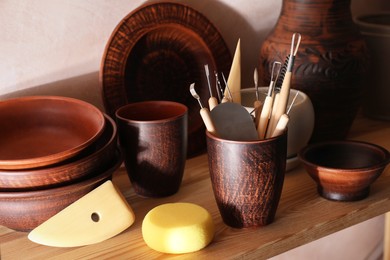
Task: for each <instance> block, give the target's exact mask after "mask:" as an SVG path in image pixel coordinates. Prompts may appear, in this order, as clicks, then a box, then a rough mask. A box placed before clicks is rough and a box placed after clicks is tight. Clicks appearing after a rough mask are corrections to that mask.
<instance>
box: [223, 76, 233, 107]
mask: <svg viewBox="0 0 390 260" xmlns="http://www.w3.org/2000/svg"><path fill="white" fill-rule="evenodd" d="M221 74H222V79H223V83H224V84H225V93H226V92H227V94H229V97H226V94H224V96H223V97H224V98H223V99H222V103H225V102H233V96H232V92H231V91H230V88H229V85H228V83H227V82H226V78H225V75H224V74H223V73H221ZM224 99H225V100H224Z"/></svg>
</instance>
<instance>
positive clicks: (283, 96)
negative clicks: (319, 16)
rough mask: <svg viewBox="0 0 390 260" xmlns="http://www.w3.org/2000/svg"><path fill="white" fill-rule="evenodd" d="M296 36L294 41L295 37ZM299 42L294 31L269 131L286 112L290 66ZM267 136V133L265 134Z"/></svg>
mask: <svg viewBox="0 0 390 260" xmlns="http://www.w3.org/2000/svg"><path fill="white" fill-rule="evenodd" d="M296 37H297V38H298V39H297V41H296V42H295V38H296ZM300 43H301V35H300V34H299V33H294V34H293V36H292V40H291V51H290V56H289V59H288V64H287V72H286V74H285V75H284V78H283V83H282V87H281V89H280V93H279V97H278V101H277V103H276V106H274V108H273V110H275V113H273V114H272V118H271V122H270V127H271V129H270V131H269V133H273V131H274V130H275V126H276V123H277V122H278V121H279V119H280V117H281V116H282V115H283V114H285V113H286V109H287V102H288V98H289V95H290V83H291V76H292V68H293V66H294V60H295V56H296V54H297V51H298V48H299V44H300ZM267 137H268V134H267Z"/></svg>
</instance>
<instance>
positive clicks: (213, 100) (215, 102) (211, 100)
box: [204, 64, 218, 110]
mask: <svg viewBox="0 0 390 260" xmlns="http://www.w3.org/2000/svg"><path fill="white" fill-rule="evenodd" d="M204 70H205V72H206V78H207V84H208V86H209V92H210V98H209V108H210V110H213V108H214V107H216V106H217V105H218V100H217V99H216V98H215V97H214V96H213V91H212V90H211V82H210V71H209V65H207V64H206V65H204Z"/></svg>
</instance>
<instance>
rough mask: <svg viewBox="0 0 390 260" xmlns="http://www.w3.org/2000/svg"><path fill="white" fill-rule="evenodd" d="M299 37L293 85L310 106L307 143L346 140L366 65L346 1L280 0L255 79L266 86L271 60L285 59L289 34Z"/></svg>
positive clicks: (288, 52)
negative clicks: (311, 127)
mask: <svg viewBox="0 0 390 260" xmlns="http://www.w3.org/2000/svg"><path fill="white" fill-rule="evenodd" d="M295 32H297V33H300V34H301V36H302V40H301V44H300V47H299V49H298V53H297V55H296V58H295V65H294V68H293V72H292V75H293V76H292V80H291V88H295V89H299V90H301V91H303V92H304V93H306V94H307V95H308V96H309V97H310V99H311V101H312V103H313V106H314V112H315V118H316V119H315V126H314V131H313V135H312V138H311V142H318V141H325V140H331V139H332V140H334V139H344V138H345V137H346V135H347V134H348V131H349V129H350V127H351V124H352V122H353V120H354V118H355V116H356V113H357V111H358V108H359V106H360V101H361V92H362V91H361V90H362V83H363V79H364V78H365V71H366V67H367V50H366V45H365V42H364V40H363V38H362V37H361V35H360V33H359V30H358V28H357V27H356V25H355V24H354V22H353V19H352V15H351V10H350V0H283V4H282V10H281V13H280V16H279V19H278V21H277V23H276V25H275V27H274V28H273V30H272V31H271V32H270V34H269V35H268V36H267V38H266V40H265V41H264V42H263V44H262V46H261V49H260V62H259V77H260V79H261V81H262V82H261V84H263V85H267V84H268V83H269V79H270V72H271V67H272V63H273V61H275V60H278V61H281V62H284V60H285V59H286V56H287V55H288V54H290V47H291V38H292V35H293V34H294V33H295Z"/></svg>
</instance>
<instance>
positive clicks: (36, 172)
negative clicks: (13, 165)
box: [0, 115, 117, 192]
mask: <svg viewBox="0 0 390 260" xmlns="http://www.w3.org/2000/svg"><path fill="white" fill-rule="evenodd" d="M105 120H106V123H105V128H104V131H103V133H102V135H101V136H100V137H99V138H98V139H97V140H96V141H95V142H94V143H93V144H92V145H90V147H88V148H87V150H86V151H85V152H82V153H81V154H80V155H78V156H76V157H74V158H71V159H68V160H66V161H64V162H61V163H59V164H56V165H54V166H50V167H44V168H37V169H21V170H1V169H0V192H1V191H17V190H19V191H20V190H39V189H47V188H53V187H57V186H63V185H65V184H68V183H71V182H75V181H77V180H80V179H83V178H87V177H88V176H89V175H91V174H93V173H96V172H97V171H98V170H99V169H101V168H104V167H106V166H107V165H108V164H109V163H110V162H111V161H112V160H113V159H114V158H115V150H116V148H117V127H116V124H115V122H114V121H113V120H112V119H111V118H110V117H109V116H107V115H105Z"/></svg>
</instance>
